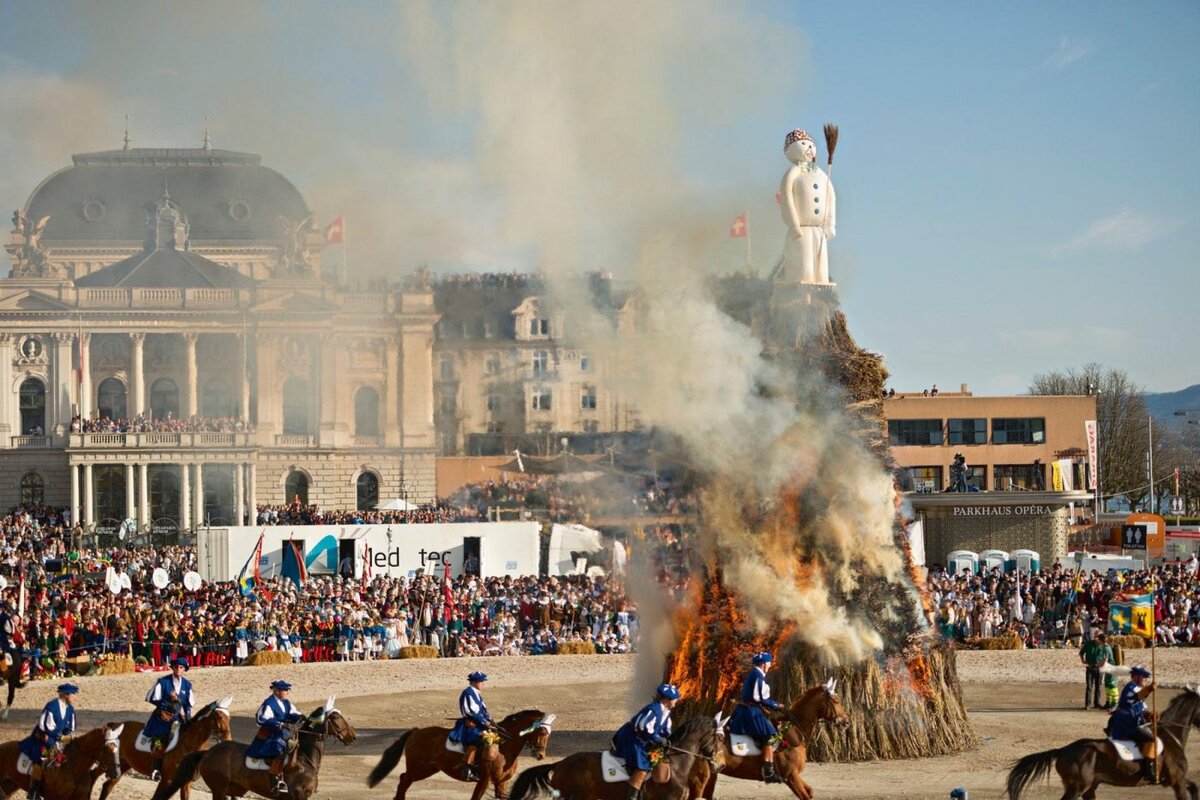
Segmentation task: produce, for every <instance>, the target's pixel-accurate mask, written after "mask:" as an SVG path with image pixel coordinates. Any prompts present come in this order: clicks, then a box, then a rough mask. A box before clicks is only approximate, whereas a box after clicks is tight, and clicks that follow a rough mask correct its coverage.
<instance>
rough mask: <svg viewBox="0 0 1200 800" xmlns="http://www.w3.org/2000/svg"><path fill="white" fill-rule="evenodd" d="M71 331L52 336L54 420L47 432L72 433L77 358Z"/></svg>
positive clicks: (48, 426)
mask: <svg viewBox="0 0 1200 800" xmlns="http://www.w3.org/2000/svg"><path fill="white" fill-rule="evenodd" d="M73 338H74V337H73V336H72V335H71V334H69V333H56V334H54V335H53V336H52V337H51V341H52V342H53V344H54V390H53V391H54V420H53V422H51V423H50V424H49V425H47V426H46V427H47V431H46V433H47V434H51V433H58V432H62V433H70V432H71V417H72V416H73V414H74V408H73V407H72V405H71V398H72V397H74V396H75V392H74V391H73V387H74V384H75V359H74V358H73V357H72V353H71V340H72V339H73Z"/></svg>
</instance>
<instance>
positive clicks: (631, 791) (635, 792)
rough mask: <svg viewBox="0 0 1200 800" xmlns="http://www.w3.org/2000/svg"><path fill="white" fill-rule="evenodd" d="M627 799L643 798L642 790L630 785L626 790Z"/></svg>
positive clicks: (636, 799) (638, 799)
mask: <svg viewBox="0 0 1200 800" xmlns="http://www.w3.org/2000/svg"><path fill="white" fill-rule="evenodd" d="M625 800H642V790H641V789H635V788H634V787H632V786H630V787H629V788H628V789H626V790H625Z"/></svg>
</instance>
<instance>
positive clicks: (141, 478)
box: [137, 461, 150, 530]
mask: <svg viewBox="0 0 1200 800" xmlns="http://www.w3.org/2000/svg"><path fill="white" fill-rule="evenodd" d="M137 520H138V527H139V528H145V529H146V530H149V529H150V465H149V464H147V463H146V462H144V461H143V462H142V463H141V464H138V518H137Z"/></svg>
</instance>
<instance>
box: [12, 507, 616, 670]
mask: <svg viewBox="0 0 1200 800" xmlns="http://www.w3.org/2000/svg"><path fill="white" fill-rule="evenodd" d="M0 528H2V530H3V549H4V560H3V563H2V564H0V575H3V576H4V578H5V580H6V582H7V586H6V588H4V589H3V590H2V591H0V600H2V602H3V603H4V606H5V608H6V609H7V610H6V612H5V613H7V614H9V616H10V618H11V619H12V621H13V631H14V632H13V635H12V642H11V646H13V647H15V648H16V649H18V650H21V651H23V652H24V653H25V654H26V655H27V656H28V657H29V658H30V662H31V666H32V670H33V672H34V673H35V676H38V675H45V676H50V675H55V674H60V673H65V672H67V671H68V669H69V668H71V667H70V665H69V664H68V659H73V658H76V657H79V656H82V655H85V654H86V655H88V656H91V657H93V658H95V657H100V656H101V655H102V654H104V653H116V654H127V655H131V656H133V657H134V658H135V659H136V660H137V661H138V662H139V663H140V664H145V665H147V666H149V667H159V666H161V665H163V664H165V663H166V662H167V661H169V660H170V659H171V658H172V657H174V656H176V655H184V656H187V657H188V658H189V659H190V660H191V661H192V663H193V664H196V665H201V666H213V665H222V664H237V663H241V662H242V661H244V660H245V659H246V658H248V657H249V655H250V654H251V653H253V652H255V651H257V650H261V649H275V650H281V651H285V652H288V653H289V654H290V655H291V656H292V658H293V659H294V660H296V661H336V660H360V659H363V660H365V659H375V658H388V657H394V656H395V655H396V654H397V653H398V651H399V649H400V648H402V647H405V646H407V645H410V644H422V645H429V646H433V647H435V648H436V649H437V650H438V652H439V653H440V654H441V655H443V656H466V655H514V654H533V655H538V654H546V653H555V652H556V651H557V650H558V647H559V643H561V642H564V641H572V642H586V643H588V644H589V645H591V647H592V648H593V649H594V650H596V652H605V653H620V652H629V651H632V650H633V649H634V648H635V644H636V641H637V634H638V616H637V610H636V608H635V607H634V605H633V603H632V602H630V600H629V599H628V597H627V596H626V595H625V591H624V588H623V585H622V583H621V582H620V581H619V580H617V579H615V578H611V577H602V576H601V577H589V576H586V575H579V576H568V577H547V576H541V577H539V576H526V577H519V578H514V577H504V578H486V579H484V578H479V577H477V576H475V575H469V574H467V575H459V576H455V577H451V579H450V586H449V591H447V587H446V586H444V585H443V581H444V577H443V576H442V575H440V574H426V573H425V572H423V571H418V572H417V574H416V575H415V576H411V577H395V578H393V577H385V576H377V577H374V578H366V579H356V578H341V577H335V576H313V577H311V578H310V579H309V580H307V581H305V582H304V584H303V586H297V585H296V584H295V583H293V582H292V581H289V580H286V579H282V578H272V579H265V580H263V581H262V583H261V585H258V586H254V587H253V588H252V590H251V591H250V592H249V593H246V592H245V591H243V588H242V587H240V586H239V585H238V584H237V583H235V582H232V581H230V582H220V583H205V584H204V585H202V586H201V588H200V589H199V590H197V591H195V592H191V591H187V590H186V589H185V588H184V587H183V576H184V574H185V573H186V572H188V571H190V570H193V569H194V568H195V566H196V552H195V549H194V548H192V547H181V546H173V547H166V546H161V547H141V548H133V549H123V548H116V549H111V550H109V549H105V550H91V549H72V546H71V545H70V544H69V541H70V535H69V532H67V531H66V530H65V528H64V525H63V514H62V511H61V510H57V509H44V508H18V509H14V510H13V511H12V513H10V514H9V515H8V516H7V517H5V518H4V519H3V520H0ZM156 568H162V569H164V570H166V572H167V575H168V577H169V583H168V585H167V587H166V588H164V589H159V588H156V587H155V586H154V584H153V582H152V576H153V573H154V570H155V569H156ZM110 569H111V570H112V574H114V575H118V576H119V575H122V574H123V575H126V576H128V588H125V589H122V590H121V591H120V592H119V593H116V594H114V593H113V592H112V590H111V589H110V588H109V582H108V581H106V580H105V578H106V577H107V576H108V575H109V574H110V573H109V570H110ZM22 591H23V592H24V598H25V599H24V613H23V614H20V615H19V616H18V609H19V607H20V604H21V600H20V594H21V592H22Z"/></svg>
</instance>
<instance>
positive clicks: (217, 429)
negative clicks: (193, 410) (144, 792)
mask: <svg viewBox="0 0 1200 800" xmlns="http://www.w3.org/2000/svg"><path fill="white" fill-rule="evenodd" d="M253 430H254V426H253V425H251V424H249V423H248V422H246V421H245V420H243V419H241V418H239V417H200V416H196V417H174V416H170V415H168V416H166V417H163V418H161V419H156V418H154V417H148V416H138V417H133V418H131V419H110V418H108V417H100V418H98V419H84V418H82V417H79V416H76V417H74V418H73V419H72V420H71V433H243V432H251V431H253Z"/></svg>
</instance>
